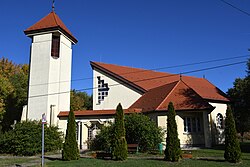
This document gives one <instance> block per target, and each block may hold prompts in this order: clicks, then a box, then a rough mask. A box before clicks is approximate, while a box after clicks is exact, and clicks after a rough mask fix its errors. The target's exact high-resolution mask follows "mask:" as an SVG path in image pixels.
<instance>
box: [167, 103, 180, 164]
mask: <svg viewBox="0 0 250 167" xmlns="http://www.w3.org/2000/svg"><path fill="white" fill-rule="evenodd" d="M175 115H176V113H175V110H174V105H173V103H172V102H170V103H169V105H168V114H167V116H168V118H167V138H166V149H165V152H164V153H165V158H164V159H165V160H166V161H172V162H175V161H179V159H180V158H181V149H180V139H179V138H178V132H177V124H176V121H175Z"/></svg>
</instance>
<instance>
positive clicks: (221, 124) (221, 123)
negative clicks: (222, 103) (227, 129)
mask: <svg viewBox="0 0 250 167" xmlns="http://www.w3.org/2000/svg"><path fill="white" fill-rule="evenodd" d="M216 120H217V127H218V128H219V129H223V128H224V120H223V116H222V114H221V113H219V114H217V116H216Z"/></svg>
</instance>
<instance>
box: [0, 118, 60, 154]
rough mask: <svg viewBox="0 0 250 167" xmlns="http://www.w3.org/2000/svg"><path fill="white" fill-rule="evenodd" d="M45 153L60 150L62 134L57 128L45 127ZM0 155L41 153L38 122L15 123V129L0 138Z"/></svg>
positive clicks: (40, 133) (40, 136)
mask: <svg viewBox="0 0 250 167" xmlns="http://www.w3.org/2000/svg"><path fill="white" fill-rule="evenodd" d="M44 131H45V141H44V143H45V152H50V151H57V150H60V149H61V148H62V135H63V134H62V132H59V131H58V127H55V126H49V127H47V126H46V125H45V127H44ZM0 148H1V149H0V153H7V154H14V155H25V156H30V155H35V154H38V153H41V151H42V124H41V122H38V121H25V122H21V123H17V124H16V126H15V129H13V130H10V131H8V132H6V133H4V134H3V135H1V136H0Z"/></svg>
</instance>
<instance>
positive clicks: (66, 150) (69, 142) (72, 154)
mask: <svg viewBox="0 0 250 167" xmlns="http://www.w3.org/2000/svg"><path fill="white" fill-rule="evenodd" d="M79 157H80V155H79V149H78V145H77V142H76V122H75V115H74V112H73V111H70V112H69V117H68V123H67V130H66V137H65V142H64V144H63V152H62V158H63V160H66V161H70V160H76V159H79Z"/></svg>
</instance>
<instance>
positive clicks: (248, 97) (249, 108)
mask: <svg viewBox="0 0 250 167" xmlns="http://www.w3.org/2000/svg"><path fill="white" fill-rule="evenodd" d="M247 66H248V70H247V76H246V77H245V78H237V79H235V81H234V87H233V88H230V89H229V90H228V92H227V94H228V96H229V97H230V98H231V99H232V100H233V105H232V108H233V115H234V118H235V123H236V129H237V131H238V132H239V133H240V134H241V136H242V140H243V135H244V132H248V131H249V130H250V76H249V73H250V59H249V61H248V63H247Z"/></svg>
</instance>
